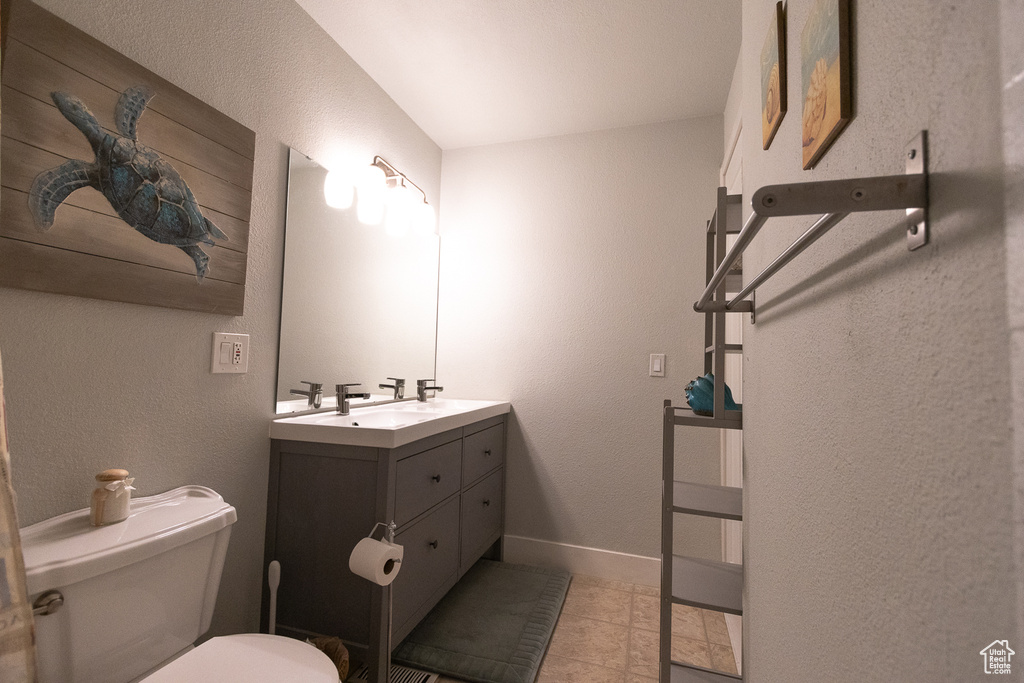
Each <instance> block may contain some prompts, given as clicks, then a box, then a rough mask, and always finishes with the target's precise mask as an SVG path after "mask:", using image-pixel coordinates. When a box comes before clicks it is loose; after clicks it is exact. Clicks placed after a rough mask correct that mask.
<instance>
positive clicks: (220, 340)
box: [210, 332, 249, 374]
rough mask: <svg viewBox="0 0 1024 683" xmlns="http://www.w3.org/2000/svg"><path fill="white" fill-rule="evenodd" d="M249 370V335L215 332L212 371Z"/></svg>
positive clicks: (239, 372) (237, 371)
mask: <svg viewBox="0 0 1024 683" xmlns="http://www.w3.org/2000/svg"><path fill="white" fill-rule="evenodd" d="M248 371H249V335H247V334H230V333H227V332H214V333H213V350H212V351H211V354H210V372H212V373H221V372H226V373H231V374H242V373H245V372H248Z"/></svg>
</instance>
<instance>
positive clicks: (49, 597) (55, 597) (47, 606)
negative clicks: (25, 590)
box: [32, 590, 64, 617]
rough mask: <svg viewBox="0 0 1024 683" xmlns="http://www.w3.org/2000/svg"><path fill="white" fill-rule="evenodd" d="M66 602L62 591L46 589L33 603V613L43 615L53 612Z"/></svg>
mask: <svg viewBox="0 0 1024 683" xmlns="http://www.w3.org/2000/svg"><path fill="white" fill-rule="evenodd" d="M63 604H64V595H63V594H62V593H61V592H60V591H56V590H54V591H46V592H45V593H43V594H42V595H40V596H39V597H38V598H36V599H35V601H34V602H33V603H32V614H33V615H35V616H37V617H38V616H42V615H44V614H53V613H54V612H56V611H57V610H59V609H60V607H61V605H63Z"/></svg>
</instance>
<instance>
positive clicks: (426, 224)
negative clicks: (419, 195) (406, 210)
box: [412, 202, 437, 235]
mask: <svg viewBox="0 0 1024 683" xmlns="http://www.w3.org/2000/svg"><path fill="white" fill-rule="evenodd" d="M412 220H413V230H415V231H416V234H419V235H436V234H437V216H436V215H435V214H434V207H432V206H431V205H430V204H427V203H426V202H419V204H418V206H417V207H416V208H415V210H414V212H413V219H412Z"/></svg>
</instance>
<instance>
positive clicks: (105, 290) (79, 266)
mask: <svg viewBox="0 0 1024 683" xmlns="http://www.w3.org/2000/svg"><path fill="white" fill-rule="evenodd" d="M3 203H6V200H4V202H3ZM0 286H6V287H18V288H21V289H30V290H36V291H40V292H54V293H57V294H68V295H70V296H85V297H89V298H91V299H106V300H108V301H129V302H132V303H139V304H144V305H147V306H162V307H165V308H180V309H186V310H199V311H205V312H208V313H220V314H222V315H242V314H243V304H244V301H245V287H244V286H242V285H238V284H234V283H231V282H220V281H218V280H209V279H207V280H204V281H203V283H202V284H199V283H197V282H196V279H195V276H193V275H188V274H185V273H178V272H174V271H170V270H162V269H160V268H151V267H149V266H143V265H140V264H138V263H128V262H126V261H116V260H113V259H108V258H103V257H101V256H94V255H92V254H82V253H79V252H76V251H68V250H66V249H57V248H54V247H48V246H44V245H40V244H32V243H31V242H20V241H18V240H13V239H9V238H0Z"/></svg>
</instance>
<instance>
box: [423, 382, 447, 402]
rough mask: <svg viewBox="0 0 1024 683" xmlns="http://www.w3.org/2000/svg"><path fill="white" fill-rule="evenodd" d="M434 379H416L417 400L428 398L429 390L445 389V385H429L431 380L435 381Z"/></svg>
mask: <svg viewBox="0 0 1024 683" xmlns="http://www.w3.org/2000/svg"><path fill="white" fill-rule="evenodd" d="M433 381H435V380H434V379H433V378H431V379H418V380H416V400H417V401H426V400H427V392H428V391H444V387H439V386H429V385H428V383H429V382H433Z"/></svg>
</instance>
